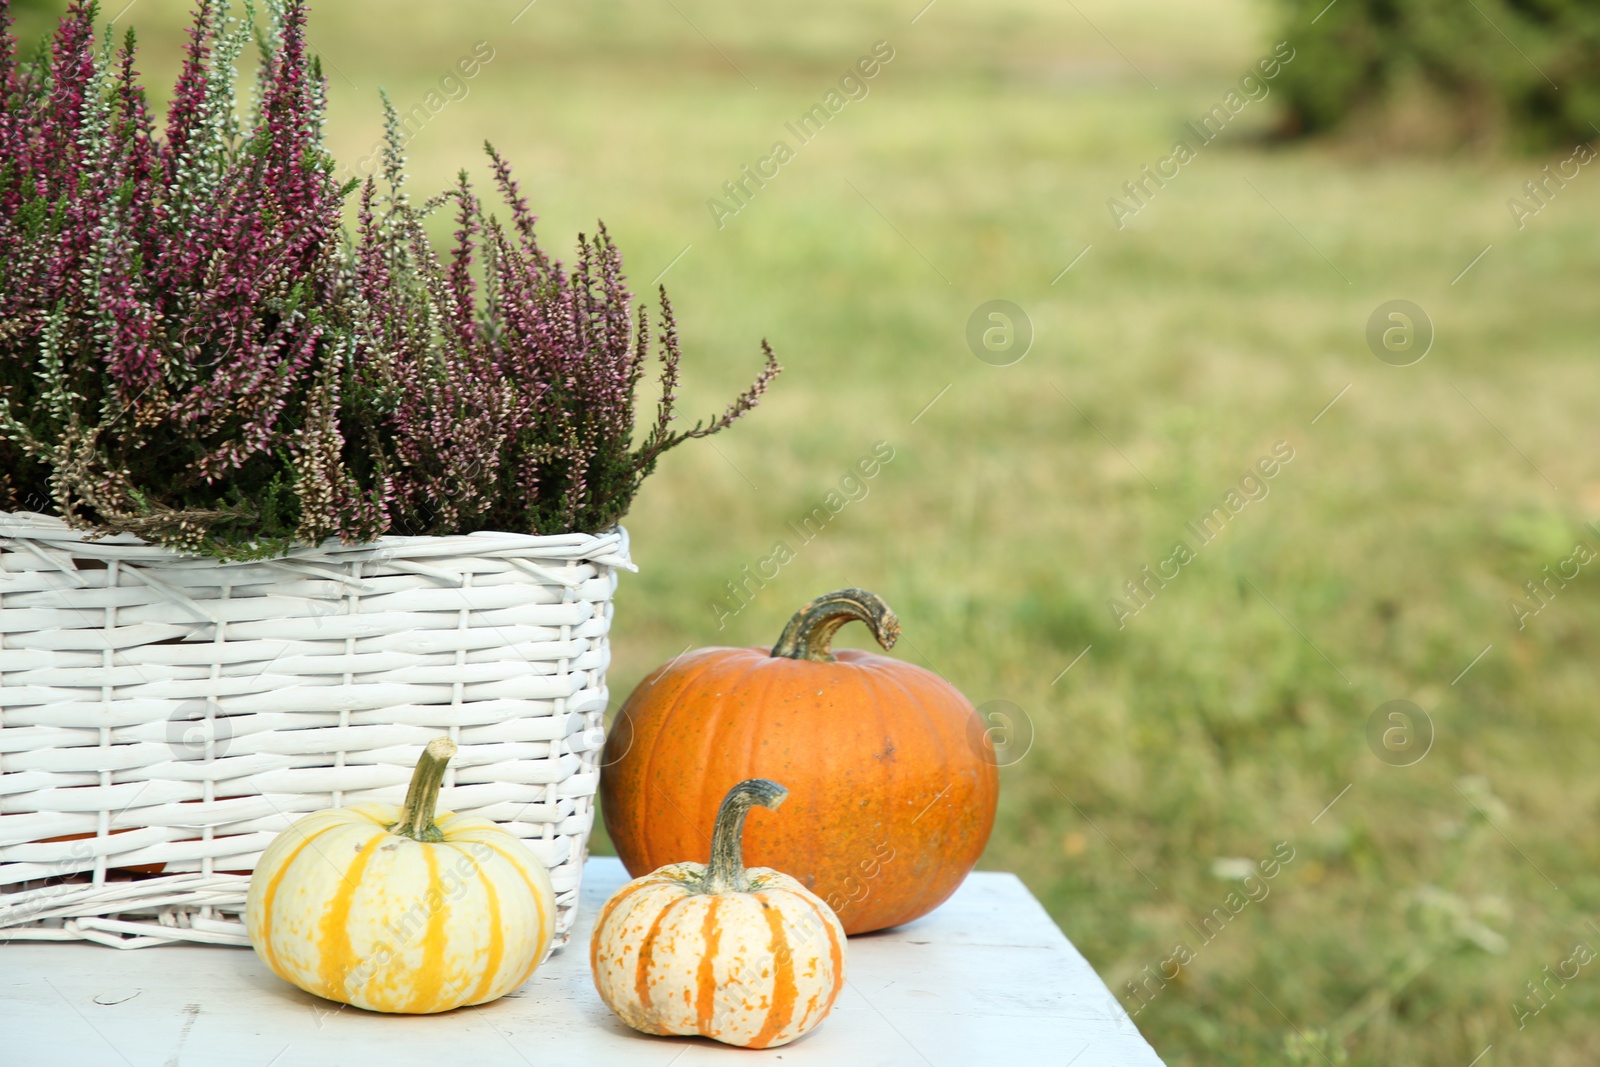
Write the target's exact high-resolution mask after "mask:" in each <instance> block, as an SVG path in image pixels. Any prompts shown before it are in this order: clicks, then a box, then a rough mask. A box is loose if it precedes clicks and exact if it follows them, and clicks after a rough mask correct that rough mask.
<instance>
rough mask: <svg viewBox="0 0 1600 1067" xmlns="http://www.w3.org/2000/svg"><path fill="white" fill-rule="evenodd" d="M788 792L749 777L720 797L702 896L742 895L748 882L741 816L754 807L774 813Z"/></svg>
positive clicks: (769, 783)
mask: <svg viewBox="0 0 1600 1067" xmlns="http://www.w3.org/2000/svg"><path fill="white" fill-rule="evenodd" d="M788 795H789V791H788V790H787V789H785V788H784V787H783V786H781V785H779V784H778V783H777V782H774V781H770V780H768V779H766V778H749V779H746V780H745V781H743V782H740V783H739V784H738V785H736V786H734V787H733V788H732V789H730V790H728V795H727V796H725V797H723V798H722V807H720V808H718V809H717V824H716V826H715V827H713V828H712V830H711V863H710V864H708V865H707V867H706V880H705V883H704V885H703V887H702V890H701V891H702V892H705V893H745V892H748V891H749V889H750V879H749V877H748V876H747V875H746V873H745V869H744V817H745V816H746V815H748V814H750V809H751V808H753V807H755V806H756V805H757V804H759V805H761V806H762V807H763V808H770V809H774V810H776V808H777V807H778V805H779V804H782V803H783V798H784V797H786V796H788Z"/></svg>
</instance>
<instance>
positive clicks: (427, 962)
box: [410, 848, 450, 1012]
mask: <svg viewBox="0 0 1600 1067" xmlns="http://www.w3.org/2000/svg"><path fill="white" fill-rule="evenodd" d="M422 862H423V863H424V864H425V865H426V866H427V868H428V892H427V893H426V894H425V895H424V898H423V899H424V900H425V901H426V902H427V904H428V906H429V907H430V909H431V911H430V914H429V915H428V926H427V929H426V930H425V931H424V932H423V935H422V966H421V967H419V968H417V970H416V972H415V978H414V981H415V983H416V989H415V991H414V992H413V993H412V995H411V1004H410V1009H411V1011H413V1012H431V1011H436V1010H437V1009H438V1005H439V995H440V993H441V991H442V990H443V989H444V984H445V973H444V950H445V942H446V941H448V940H449V930H448V929H447V928H446V925H445V924H446V923H447V922H449V919H450V904H449V902H448V901H446V900H445V899H444V893H443V891H442V890H441V888H440V883H439V857H438V856H437V855H435V854H434V850H433V849H431V848H423V850H422ZM436 899H437V900H438V902H439V904H438V906H437V907H434V906H433V902H434V900H436Z"/></svg>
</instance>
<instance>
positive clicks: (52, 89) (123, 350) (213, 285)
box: [0, 0, 779, 558]
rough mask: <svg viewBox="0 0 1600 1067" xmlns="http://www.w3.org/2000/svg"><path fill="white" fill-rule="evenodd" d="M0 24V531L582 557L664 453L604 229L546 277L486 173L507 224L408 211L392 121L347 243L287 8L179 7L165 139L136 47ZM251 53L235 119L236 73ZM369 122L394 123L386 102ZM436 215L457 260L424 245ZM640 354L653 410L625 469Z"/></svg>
mask: <svg viewBox="0 0 1600 1067" xmlns="http://www.w3.org/2000/svg"><path fill="white" fill-rule="evenodd" d="M10 4H11V0H0V510H9V511H16V510H45V511H51V512H54V513H56V514H58V515H60V516H61V517H62V518H64V519H65V520H66V521H67V522H68V523H69V524H71V525H73V526H74V527H77V528H80V529H85V530H90V531H95V532H97V533H133V534H137V535H140V536H142V537H145V538H147V539H149V540H153V541H157V542H162V543H166V544H170V545H173V546H174V547H177V548H181V549H185V550H190V551H198V552H203V553H207V554H211V555H216V556H221V557H224V558H247V557H256V556H263V555H272V554H276V553H280V552H282V551H284V550H286V549H287V547H288V546H289V545H290V544H292V543H294V542H316V541H320V540H322V539H324V538H326V537H329V536H338V537H340V538H342V539H344V540H346V541H357V540H367V539H371V538H373V537H376V536H378V535H380V534H383V533H386V532H390V531H395V532H404V533H423V534H449V533H467V532H472V531H475V530H482V529H498V530H512V531H519V532H528V533H559V532H565V531H570V530H587V531H594V530H599V529H603V528H605V527H607V526H610V525H611V524H613V523H615V522H616V521H617V520H618V519H619V518H620V517H621V516H622V515H623V514H624V513H625V512H626V510H627V508H628V505H629V502H630V501H631V499H632V497H633V495H634V494H635V492H636V491H637V490H638V488H639V485H640V483H641V481H642V480H643V479H644V478H645V477H646V476H647V475H648V474H649V473H650V472H651V471H652V470H653V469H654V467H655V464H656V461H657V460H658V458H659V457H660V455H661V454H662V453H663V452H665V451H666V450H667V449H670V448H672V447H674V446H676V445H678V444H681V443H682V442H683V441H686V440H689V439H691V438H695V437H704V436H708V435H710V434H712V433H715V432H717V431H719V430H721V429H723V428H725V427H726V426H728V425H729V424H730V423H732V422H733V421H734V420H735V419H737V418H738V417H739V416H740V415H742V414H744V413H745V412H746V411H748V410H749V409H750V408H752V407H754V406H755V404H756V402H757V401H758V399H759V398H760V396H761V394H762V392H763V391H764V390H765V388H766V386H767V384H768V383H769V382H770V381H771V379H772V377H773V376H774V375H775V374H776V373H777V372H778V370H779V367H778V364H777V362H776V360H775V359H774V358H773V356H772V353H771V350H770V349H767V352H766V355H767V363H766V367H765V368H764V369H763V370H762V372H761V373H760V375H759V376H758V377H757V379H756V381H755V384H754V385H752V386H751V388H750V389H748V390H747V391H745V392H744V393H743V394H741V395H740V396H739V397H737V398H736V399H735V401H734V402H733V404H732V405H730V406H729V408H728V409H727V411H726V412H724V413H723V414H722V415H721V416H720V417H717V418H715V419H711V420H709V421H703V422H700V423H697V424H695V425H694V426H693V427H692V428H689V429H685V430H674V429H673V428H672V423H673V421H674V420H675V415H674V412H673V408H674V404H675V399H676V397H675V391H676V386H677V381H678V373H679V361H680V352H679V347H678V338H677V332H676V329H675V326H674V324H673V319H672V309H671V305H670V304H668V303H667V301H666V295H665V293H664V292H663V293H662V295H661V300H662V304H661V316H660V322H659V331H660V332H659V339H658V342H657V344H655V345H653V344H652V341H653V335H652V332H651V329H650V324H649V321H648V318H647V316H646V314H645V311H644V309H642V308H641V309H640V310H639V312H638V314H637V316H636V317H635V315H634V312H633V304H632V295H631V294H630V293H629V291H628V290H627V288H626V286H625V284H624V279H623V275H622V267H621V259H620V256H619V254H618V252H617V249H616V247H615V246H614V245H613V244H612V242H611V240H610V238H609V236H608V235H607V234H606V233H605V230H604V228H603V227H602V228H601V229H600V232H599V234H598V236H596V237H595V238H594V239H593V240H590V239H587V238H584V237H582V236H581V235H580V238H579V251H578V260H577V263H576V264H575V266H574V267H573V268H572V269H571V270H570V271H568V270H567V269H565V268H563V267H562V266H561V264H559V263H557V262H555V261H554V260H552V259H550V258H549V257H548V256H546V255H545V253H544V252H543V251H542V250H541V249H540V247H539V245H538V243H537V241H536V239H535V237H534V228H533V227H534V217H533V216H532V214H531V213H530V212H529V210H528V207H527V205H526V203H525V202H524V201H523V199H522V198H521V196H520V194H519V192H518V190H517V187H516V184H515V182H514V181H513V179H512V177H511V172H510V169H509V167H508V166H507V165H506V164H505V162H504V161H503V160H501V159H500V158H499V157H498V156H497V155H495V154H494V153H493V152H492V150H491V158H492V161H493V169H494V175H495V181H496V184H497V186H498V188H499V190H500V192H501V194H502V195H503V196H504V197H505V199H506V200H507V202H508V205H509V209H510V222H509V224H502V223H501V222H500V221H499V220H498V219H497V218H496V217H494V216H492V215H490V214H488V213H487V212H486V211H485V210H484V208H483V206H482V204H480V203H479V201H478V200H477V198H476V195H475V194H474V192H473V190H472V188H471V185H470V184H469V183H468V181H467V180H466V178H465V175H464V174H463V177H462V179H461V182H460V184H459V185H458V186H457V187H456V188H455V189H453V190H452V191H450V192H449V193H447V194H445V195H443V196H441V197H436V198H434V199H433V200H430V201H428V202H426V203H425V204H423V205H422V206H421V207H417V206H414V205H413V204H412V203H411V202H410V201H409V200H408V198H407V196H406V193H405V189H404V180H405V179H404V173H403V160H402V159H401V156H400V149H399V145H400V128H399V123H398V121H397V120H396V118H395V115H394V113H393V110H392V109H389V110H388V129H389V147H388V150H387V154H386V164H385V175H384V181H385V184H386V186H387V192H386V193H385V194H384V195H383V196H381V197H380V196H379V194H378V191H377V185H376V183H375V182H373V181H369V182H368V183H367V185H366V187H365V188H364V189H363V190H362V194H361V200H360V222H359V227H358V232H357V234H356V235H355V238H354V240H353V241H350V240H348V239H347V238H346V235H345V234H344V231H343V230H342V228H341V224H340V219H341V211H342V204H343V199H344V196H346V195H348V194H349V193H350V192H352V191H354V188H355V186H354V184H353V183H352V185H351V186H349V187H346V188H340V187H339V186H338V185H337V184H336V183H335V181H334V179H333V177H332V175H333V169H334V168H333V162H332V160H331V158H330V157H329V155H328V153H327V152H326V150H325V149H324V147H323V144H322V124H323V109H324V102H325V87H324V82H323V78H322V74H321V71H320V68H319V66H318V64H317V63H316V61H315V60H314V59H313V58H311V57H310V56H309V55H308V53H307V49H306V35H305V22H306V8H305V4H304V0H267V3H266V7H265V10H264V16H265V17H264V18H261V19H258V18H257V17H256V12H255V11H254V10H253V9H252V8H251V7H250V6H249V4H246V5H245V8H244V15H243V17H241V18H234V17H232V16H231V15H230V14H229V12H228V7H227V5H226V2H225V0H200V2H199V4H198V7H197V9H196V13H195V19H194V25H193V28H192V30H191V32H190V41H189V46H188V51H187V55H186V60H185V62H184V64H183V68H182V71H181V73H180V75H179V79H178V83H177V87H176V89H175V91H174V95H173V101H172V105H171V107H170V109H169V112H168V115H167V121H166V125H165V129H164V131H162V132H160V133H158V132H157V130H156V128H155V122H154V120H153V118H152V116H151V114H150V109H149V107H148V106H147V104H146V100H145V95H144V91H143V89H142V88H141V86H140V84H139V79H138V73H137V71H136V69H135V66H134V60H135V41H134V37H133V34H132V33H131V31H130V32H129V33H128V34H127V35H125V37H124V38H123V40H122V42H121V44H120V46H118V45H117V43H116V42H115V41H114V40H113V38H112V37H111V35H110V33H109V31H108V32H107V35H106V38H105V40H104V41H103V43H100V44H97V43H96V32H95V22H96V18H97V14H98V10H97V6H96V4H95V3H94V2H93V0H74V2H73V4H72V5H71V7H70V9H69V11H68V13H67V15H66V17H65V18H64V19H63V20H62V21H61V24H60V27H59V29H58V31H57V33H56V35H55V37H54V40H53V42H51V44H50V46H49V48H48V50H47V51H46V52H45V53H43V54H41V55H40V56H39V57H38V58H36V59H33V60H24V59H20V58H19V57H18V55H17V48H16V42H15V39H14V37H13V35H12V34H11V32H10V14H11V9H10ZM252 41H254V43H255V44H256V45H257V47H258V50H259V52H260V68H259V74H258V77H257V79H256V88H255V94H254V101H253V107H251V108H249V109H248V115H242V114H241V113H240V110H239V108H238V106H237V104H236V94H235V65H236V63H237V61H238V59H239V56H240V55H241V53H242V52H243V51H244V49H245V48H246V46H248V45H249V44H250V43H251V42H252ZM385 103H386V106H387V101H386V102H385ZM446 206H453V208H454V210H455V214H456V219H457V232H456V236H455V242H454V246H453V247H452V248H450V249H449V251H448V252H447V253H446V255H445V256H443V257H441V256H440V254H439V253H438V252H437V251H436V250H435V249H434V248H433V247H432V245H431V244H430V242H429V239H428V237H427V235H426V233H425V232H424V229H423V220H424V219H425V218H426V217H427V216H428V215H429V214H430V213H431V212H433V211H436V210H439V209H441V208H444V207H446ZM653 350H658V352H659V354H658V358H659V363H660V379H661V387H662V392H661V396H660V399H659V401H658V403H657V408H656V418H655V421H654V423H653V424H652V425H651V426H650V427H649V428H648V430H647V431H646V432H645V433H643V435H642V437H641V439H640V440H639V441H638V442H637V443H635V442H634V440H633V439H634V400H635V394H636V391H637V387H638V385H639V383H640V381H641V379H642V377H643V375H644V373H645V368H646V365H647V363H648V361H649V357H650V354H651V352H652V351H653Z"/></svg>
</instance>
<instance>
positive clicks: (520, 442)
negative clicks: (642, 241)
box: [351, 100, 781, 533]
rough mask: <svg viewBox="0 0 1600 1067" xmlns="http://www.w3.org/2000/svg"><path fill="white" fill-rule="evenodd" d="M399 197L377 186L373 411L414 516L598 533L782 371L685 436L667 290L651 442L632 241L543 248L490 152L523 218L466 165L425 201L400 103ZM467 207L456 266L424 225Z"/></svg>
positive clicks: (389, 170)
mask: <svg viewBox="0 0 1600 1067" xmlns="http://www.w3.org/2000/svg"><path fill="white" fill-rule="evenodd" d="M385 107H386V112H387V117H388V123H387V127H388V147H387V148H386V150H385V154H384V168H383V177H384V183H385V186H386V191H385V192H384V193H383V195H382V196H380V195H379V192H378V184H377V181H376V180H375V179H370V178H369V179H368V180H367V182H366V184H365V186H364V187H363V189H362V193H361V204H360V212H359V236H358V247H357V252H356V266H355V282H354V297H353V299H352V301H351V305H352V307H353V309H354V312H355V324H354V328H355V336H356V339H357V340H356V355H355V363H354V373H353V378H354V383H355V387H356V389H357V390H358V392H359V395H360V397H361V398H362V400H361V402H360V403H359V404H358V405H357V410H358V412H359V414H360V417H361V418H362V420H363V421H364V423H365V429H366V433H367V435H368V437H369V439H370V440H371V441H372V442H373V444H372V447H371V448H370V449H369V450H368V454H369V455H371V456H374V457H382V458H383V459H385V461H386V462H388V463H390V464H391V465H390V466H389V467H388V468H387V469H386V470H384V471H382V472H381V474H382V476H383V479H384V481H385V487H386V489H387V491H388V493H389V494H390V500H391V504H390V514H391V516H392V518H393V521H394V522H395V523H396V524H397V526H399V527H401V528H404V529H407V530H412V531H415V532H418V533H447V532H451V531H455V530H459V529H498V530H525V531H531V532H540V533H546V532H548V533H555V532H561V531H564V530H573V529H583V530H598V529H602V528H604V527H607V526H610V525H611V524H612V523H614V522H616V521H617V520H618V519H619V518H621V517H622V515H623V514H624V513H625V512H626V511H627V509H628V505H629V502H630V501H631V500H632V498H633V495H634V493H635V492H636V491H637V490H638V488H639V485H640V483H641V482H642V481H643V479H644V478H645V477H646V476H647V475H649V474H650V472H651V471H652V470H654V468H655V465H656V461H657V460H658V459H659V458H660V456H661V454H662V453H663V452H665V451H667V450H668V449H670V448H673V447H675V446H676V445H679V444H681V443H683V442H684V441H687V440H690V439H692V438H696V437H707V436H709V435H711V434H713V433H716V432H717V431H719V430H722V429H724V428H726V427H727V426H728V425H729V424H731V423H732V422H733V421H734V420H735V419H737V418H739V417H740V416H741V415H743V414H744V413H745V412H747V411H749V410H750V409H751V408H753V407H755V405H756V403H757V402H758V401H759V399H760V397H761V395H762V393H763V392H764V391H765V390H766V388H767V385H768V384H769V383H770V382H771V380H772V379H773V377H774V376H776V375H777V373H778V372H779V370H780V369H781V368H780V366H779V364H778V362H777V360H776V358H775V357H774V356H773V353H772V349H771V348H770V347H768V346H767V345H766V344H765V342H763V345H762V348H763V350H764V352H765V354H766V365H765V366H764V368H763V369H762V370H761V372H760V373H759V375H758V376H757V377H756V379H755V382H754V383H753V384H752V385H751V386H750V387H749V388H748V389H747V390H745V392H743V393H742V394H740V395H739V396H738V397H737V398H735V400H734V401H733V403H732V404H730V405H729V406H728V408H727V409H726V411H724V412H723V413H722V414H721V415H720V416H718V417H716V418H713V419H710V420H702V421H701V422H698V423H696V424H695V425H694V426H693V427H692V428H689V429H685V430H674V429H673V428H672V422H673V421H674V419H675V415H674V412H673V408H674V403H675V400H676V393H675V391H676V387H677V382H678V373H679V363H680V359H681V352H680V349H679V344H678V333H677V328H676V325H675V323H674V320H673V315H672V304H671V303H670V302H669V301H668V299H667V295H666V290H665V289H662V290H660V299H661V312H660V320H659V331H660V332H659V338H658V342H659V343H658V345H657V346H656V347H657V358H658V361H659V369H660V382H661V395H660V399H659V401H658V402H657V405H656V418H655V421H654V423H653V424H652V425H651V426H650V428H649V430H648V431H647V432H646V433H645V434H644V435H643V438H642V440H640V441H639V442H638V444H637V446H635V445H633V444H632V441H633V437H634V396H635V392H636V390H637V387H638V385H639V382H640V379H641V378H642V376H643V374H644V370H645V367H646V365H647V363H648V362H649V358H650V353H651V349H652V343H651V342H652V333H651V328H650V321H649V318H648V316H647V313H646V310H645V308H644V307H642V306H641V307H640V308H639V309H638V311H637V314H636V315H635V313H634V312H633V310H632V302H633V298H632V294H631V293H630V292H629V290H628V289H627V287H626V285H625V284H624V278H623V274H622V261H621V257H620V255H619V254H618V252H617V248H616V246H615V245H614V244H613V243H612V241H611V238H610V236H609V235H608V234H607V233H606V230H605V226H604V225H603V224H601V225H600V226H599V228H598V229H599V232H598V234H597V235H596V236H595V237H593V238H592V239H591V238H588V237H585V236H584V235H582V234H580V235H579V237H578V250H577V260H576V263H575V265H574V266H573V267H572V268H571V269H570V270H567V269H565V268H563V266H562V265H561V264H560V263H559V262H557V261H555V260H553V259H551V258H550V257H549V256H548V255H546V253H545V252H544V251H543V249H542V248H541V247H540V245H539V242H538V239H537V237H536V236H535V233H534V224H535V221H536V220H535V217H534V215H533V214H532V213H531V212H530V211H529V209H528V205H527V202H526V201H525V200H524V199H523V197H522V195H521V192H520V190H519V188H518V186H517V183H516V180H515V179H514V178H513V177H512V174H511V168H510V167H509V166H508V165H507V164H506V162H505V160H503V159H502V158H501V157H500V155H499V154H498V153H497V152H496V151H495V150H494V148H493V147H492V146H488V145H486V146H485V148H486V150H487V152H488V155H489V158H490V161H491V164H492V169H493V173H494V181H495V185H496V187H497V189H498V191H499V193H500V195H501V197H502V198H503V199H504V201H505V203H506V205H507V208H508V213H509V220H508V221H506V222H502V221H501V220H500V219H499V218H498V217H497V216H494V215H491V214H489V213H487V212H486V211H485V209H484V206H483V204H482V202H481V201H480V200H479V199H478V197H477V195H476V194H475V193H474V192H473V188H472V185H471V182H470V181H469V180H468V177H467V174H466V172H465V171H462V172H461V175H460V178H459V180H458V183H457V185H456V187H455V188H454V189H453V190H451V191H450V192H449V193H446V194H444V195H443V196H440V197H435V198H434V199H432V200H430V201H428V202H426V203H425V204H423V205H421V206H420V207H418V206H415V205H413V204H412V203H411V202H410V200H409V199H408V197H407V195H406V191H405V173H404V160H403V159H402V157H401V154H400V145H401V141H402V138H401V135H400V125H399V121H398V118H397V117H396V115H395V112H394V110H393V108H392V107H389V106H388V102H387V100H385ZM446 208H448V209H451V210H453V213H454V217H455V223H456V229H455V240H454V244H453V247H452V248H451V249H450V250H449V253H448V255H447V257H445V258H443V259H442V258H441V257H440V256H439V255H438V254H437V252H436V251H435V250H434V248H433V247H432V246H431V245H430V243H429V240H428V237H427V235H426V232H425V231H424V228H423V220H424V219H425V218H426V217H427V216H428V215H429V214H430V213H432V212H434V211H437V210H441V209H446Z"/></svg>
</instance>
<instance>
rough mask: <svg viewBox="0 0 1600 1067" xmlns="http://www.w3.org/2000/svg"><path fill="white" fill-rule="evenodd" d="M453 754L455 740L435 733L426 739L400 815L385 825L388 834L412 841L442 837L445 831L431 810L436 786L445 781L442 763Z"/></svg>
mask: <svg viewBox="0 0 1600 1067" xmlns="http://www.w3.org/2000/svg"><path fill="white" fill-rule="evenodd" d="M455 754H456V743H455V742H454V741H452V740H450V739H449V738H448V737H436V738H434V739H433V740H432V741H429V742H428V747H427V748H425V749H423V750H422V756H421V758H420V759H418V760H417V769H416V770H414V771H412V772H411V788H410V789H408V790H406V803H405V807H403V808H401V809H400V818H399V819H398V820H396V821H395V823H394V825H393V826H390V827H388V830H389V832H390V833H391V834H399V835H400V836H401V837H409V838H411V840H413V841H433V842H438V841H443V840H444V831H442V830H440V829H439V828H438V827H437V826H435V825H434V822H433V813H434V811H435V810H436V809H437V808H438V806H439V787H440V786H442V785H443V784H444V768H445V765H446V764H447V763H449V762H450V757H451V756H454V755H455Z"/></svg>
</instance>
